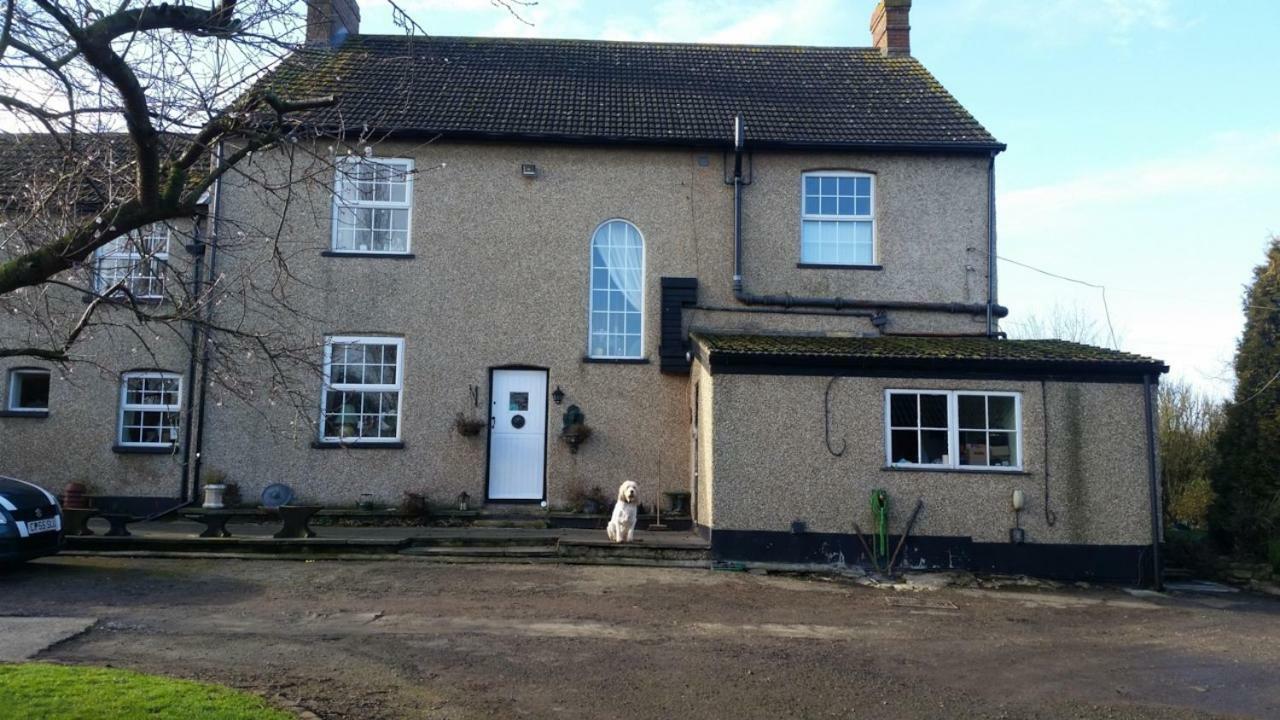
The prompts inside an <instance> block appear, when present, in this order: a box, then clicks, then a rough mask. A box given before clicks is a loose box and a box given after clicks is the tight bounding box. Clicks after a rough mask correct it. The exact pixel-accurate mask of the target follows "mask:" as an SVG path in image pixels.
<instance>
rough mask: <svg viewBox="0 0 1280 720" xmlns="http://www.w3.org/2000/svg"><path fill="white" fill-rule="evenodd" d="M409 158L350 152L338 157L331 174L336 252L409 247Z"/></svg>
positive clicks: (399, 251)
mask: <svg viewBox="0 0 1280 720" xmlns="http://www.w3.org/2000/svg"><path fill="white" fill-rule="evenodd" d="M412 204H413V161H412V160H407V159H397V158H377V159H374V158H353V159H346V160H343V161H341V162H339V163H338V169H337V175H336V177H335V179H334V196H333V247H332V249H333V250H334V251H335V252H349V253H370V254H384V255H391V254H404V253H407V252H409V224H410V214H411V213H410V211H411V209H412Z"/></svg>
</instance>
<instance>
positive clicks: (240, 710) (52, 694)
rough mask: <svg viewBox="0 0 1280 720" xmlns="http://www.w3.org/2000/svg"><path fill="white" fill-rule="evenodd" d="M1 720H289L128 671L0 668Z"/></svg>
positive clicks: (203, 689) (220, 692)
mask: <svg viewBox="0 0 1280 720" xmlns="http://www.w3.org/2000/svg"><path fill="white" fill-rule="evenodd" d="M0 698H4V701H3V702H0V720H98V719H99V718H113V719H114V720H135V719H141V718H145V719H146V720H188V719H189V718H201V720H290V718H292V716H291V715H289V714H288V713H285V712H282V711H280V710H275V709H273V708H271V707H270V706H269V705H267V703H266V701H264V700H263V699H262V698H259V697H255V696H253V695H249V694H248V693H242V692H239V691H238V690H232V689H231V688H225V687H221V686H218V685H210V684H207V683H198V682H191V681H187V680H171V679H169V678H162V677H156V676H154V675H143V674H141V673H135V672H130V671H128V670H115V669H111V668H99V667H79V666H69V665H48V664H43V663H29V664H23V665H0Z"/></svg>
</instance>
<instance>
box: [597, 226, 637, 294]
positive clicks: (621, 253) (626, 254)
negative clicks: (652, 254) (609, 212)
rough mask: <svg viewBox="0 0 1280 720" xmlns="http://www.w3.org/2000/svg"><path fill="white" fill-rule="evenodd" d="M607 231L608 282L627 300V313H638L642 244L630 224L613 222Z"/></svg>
mask: <svg viewBox="0 0 1280 720" xmlns="http://www.w3.org/2000/svg"><path fill="white" fill-rule="evenodd" d="M605 227H607V228H608V230H609V255H608V257H609V281H610V284H611V285H612V286H613V287H615V288H620V289H621V290H622V291H623V294H624V295H625V296H626V298H627V308H626V309H627V311H628V312H640V303H641V298H640V286H641V285H642V284H643V283H642V282H641V279H640V276H641V274H642V273H643V272H644V244H643V243H642V242H641V240H640V233H639V232H637V231H636V229H635V227H634V226H632V225H631V224H630V223H626V222H622V221H619V220H615V221H613V222H611V223H609V224H608V225H606V226H605Z"/></svg>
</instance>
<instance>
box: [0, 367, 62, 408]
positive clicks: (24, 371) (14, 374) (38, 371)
mask: <svg viewBox="0 0 1280 720" xmlns="http://www.w3.org/2000/svg"><path fill="white" fill-rule="evenodd" d="M23 375H43V376H45V378H47V379H48V381H49V391H50V395H52V393H53V373H52V372H50V371H48V370H45V369H43V368H33V367H22V368H13V369H12V370H10V371H9V382H8V385H7V390H6V393H5V409H6V410H7V411H8V412H11V413H26V414H31V415H45V414H47V413H48V412H49V401H50V399H51V398H45V403H44V407H42V408H30V407H19V406H18V405H16V404H15V402H14V401H15V400H17V399H18V398H19V397H20V395H21V393H19V392H18V386H19V385H20V384H21V383H20V381H19V378H20V377H22V376H23Z"/></svg>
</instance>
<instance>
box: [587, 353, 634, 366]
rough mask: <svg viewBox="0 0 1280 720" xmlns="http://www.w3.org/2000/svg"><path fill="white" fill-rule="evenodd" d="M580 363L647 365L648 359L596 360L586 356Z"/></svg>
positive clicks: (596, 358)
mask: <svg viewBox="0 0 1280 720" xmlns="http://www.w3.org/2000/svg"><path fill="white" fill-rule="evenodd" d="M582 362H584V363H591V364H593V365H648V364H649V358H647V357H643V358H598V357H591V356H590V355H586V356H583V358H582Z"/></svg>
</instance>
